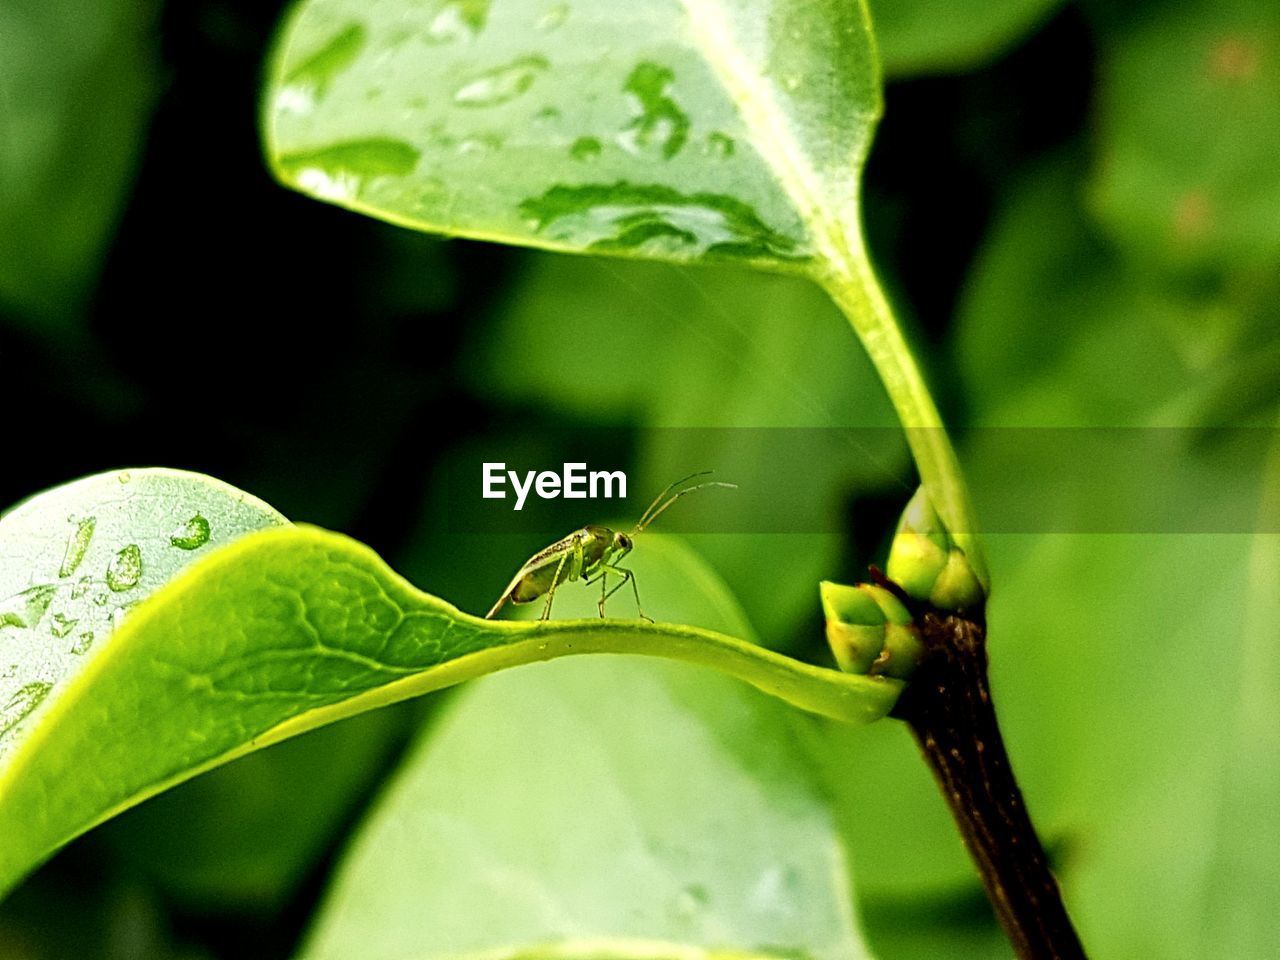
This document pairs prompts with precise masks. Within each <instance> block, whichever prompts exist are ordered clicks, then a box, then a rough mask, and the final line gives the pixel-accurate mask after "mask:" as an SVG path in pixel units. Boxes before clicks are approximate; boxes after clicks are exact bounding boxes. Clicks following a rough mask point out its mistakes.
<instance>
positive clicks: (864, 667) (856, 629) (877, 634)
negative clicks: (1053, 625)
mask: <svg viewBox="0 0 1280 960" xmlns="http://www.w3.org/2000/svg"><path fill="white" fill-rule="evenodd" d="M819 590H820V593H821V596H822V610H823V612H824V613H825V614H826V618H827V643H829V644H830V645H831V652H832V654H834V656H835V658H836V663H838V664H839V665H840V669H841V670H843V671H844V672H846V673H857V674H868V673H870V674H885V675H887V676H891V677H898V678H899V679H903V680H905V679H907V678H908V677H909V676H910V675H911V673H912V672H913V671H914V670H915V667H916V664H918V663H919V662H920V657H921V656H922V655H923V653H924V647H923V646H922V645H921V643H920V635H919V632H918V631H917V629H916V626H915V624H914V623H913V621H912V618H911V613H910V611H908V610H907V608H906V607H905V606H903V605H902V603H901V601H899V600H898V598H897V597H895V596H894V595H893V594H892V593H890V592H889V591H888V590H885V589H884V588H883V587H878V586H875V585H874V584H870V583H860V584H858V585H857V586H854V587H849V586H845V585H844V584H840V583H831V582H829V581H823V582H822V583H821V584H820V585H819Z"/></svg>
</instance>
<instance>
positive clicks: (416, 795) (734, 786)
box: [302, 538, 866, 960]
mask: <svg viewBox="0 0 1280 960" xmlns="http://www.w3.org/2000/svg"><path fill="white" fill-rule="evenodd" d="M655 544H657V546H655ZM649 546H654V547H655V549H654V551H653V554H651V555H650V557H649V558H648V559H649V561H650V566H649V568H648V569H646V570H644V571H643V577H644V582H645V589H646V597H647V598H649V599H647V601H646V602H650V603H660V604H662V605H663V606H664V607H668V608H670V609H671V610H673V611H674V612H675V613H676V614H677V615H678V616H679V617H680V618H681V619H688V620H691V621H693V622H699V623H703V624H706V625H709V626H715V627H719V628H722V629H733V628H735V626H736V625H738V624H739V623H740V622H741V614H740V613H738V612H737V611H736V610H735V609H734V606H735V605H734V603H733V600H732V597H730V596H729V595H728V593H727V591H726V590H725V589H724V587H723V585H722V584H719V583H718V582H717V580H716V579H715V577H714V574H712V573H711V572H710V571H709V570H708V569H707V568H706V567H705V566H703V565H701V564H700V563H699V562H698V561H697V559H696V558H695V557H693V556H692V555H691V554H690V553H689V552H688V550H687V549H685V548H682V547H680V545H679V543H678V542H676V541H673V540H671V539H669V538H657V539H656V540H655V543H654V544H649ZM655 554H657V555H658V556H655ZM636 558H637V563H639V562H640V551H639V550H638V549H637V551H636ZM664 569H665V570H667V571H669V574H670V573H677V572H678V573H683V574H685V575H686V576H684V577H681V576H675V575H668V577H667V579H666V580H662V579H660V578H659V576H658V574H659V573H660V572H661V571H662V570H664ZM589 593H590V592H589V591H574V592H573V593H571V594H570V595H569V596H567V597H566V599H570V598H572V599H573V600H574V601H575V602H578V603H590V602H591V601H590V597H589V596H588V594H589ZM602 696H606V697H607V703H608V704H610V706H609V707H607V708H605V709H602ZM793 720H794V717H793V716H792V715H791V714H790V713H789V712H788V711H786V710H785V709H783V708H781V706H780V705H779V704H776V703H773V702H770V701H769V700H768V699H766V698H764V697H761V696H760V695H759V694H758V693H755V692H753V691H751V690H750V689H748V688H746V687H743V686H741V685H735V684H731V683H729V682H727V681H725V680H724V679H722V678H719V677H714V676H707V675H705V674H700V673H696V672H694V671H692V670H690V669H689V668H687V667H685V666H683V665H674V664H650V663H644V662H641V661H638V660H636V659H635V658H627V659H625V660H624V659H617V658H592V659H591V660H588V661H578V662H572V663H557V664H554V665H545V666H539V667H536V668H528V669H524V670H520V671H517V672H516V673H514V674H511V675H508V676H501V677H492V678H487V679H485V680H483V681H481V682H479V683H477V684H475V685H473V686H471V687H470V688H468V690H467V691H466V693H465V694H463V696H462V697H461V698H460V700H458V701H455V703H454V704H453V706H452V707H451V708H450V711H449V713H448V714H447V716H446V717H445V718H444V719H443V720H442V721H441V723H440V724H439V725H438V726H437V727H435V728H434V729H433V730H432V731H431V733H430V734H429V735H428V736H426V737H424V738H423V740H422V742H421V743H420V745H419V746H418V748H417V749H416V750H415V751H414V753H413V754H412V755H411V756H410V757H409V759H408V760H407V761H406V763H405V765H404V767H403V768H402V770H401V772H400V774H399V775H398V777H397V778H396V780H395V781H394V783H393V784H392V786H391V787H390V789H389V791H388V794H387V795H386V796H385V797H384V798H383V799H382V801H381V802H380V803H379V804H378V805H377V807H376V808H375V810H374V812H373V813H372V815H371V816H370V818H369V820H368V822H367V823H366V824H365V826H364V827H363V829H362V830H361V832H360V834H359V835H358V836H357V838H356V841H355V842H354V844H353V846H352V849H351V850H350V852H349V853H348V854H347V856H346V858H345V862H344V864H343V866H342V868H341V870H340V872H339V875H338V877H337V879H336V881H335V883H334V885H333V888H332V890H331V891H330V894H329V896H328V901H327V903H326V905H325V906H324V907H323V908H322V910H321V912H320V914H319V918H318V922H317V925H316V928H315V929H314V930H313V931H312V934H311V936H310V937H309V939H308V942H307V945H306V946H305V947H304V949H303V951H302V956H303V957H304V958H306V960H328V958H336V957H349V956H352V955H354V954H359V955H360V956H361V957H365V958H368V960H384V958H385V960H391V958H400V957H406V956H412V957H415V958H420V960H429V958H443V957H459V956H472V955H477V954H478V955H484V956H494V957H512V958H515V957H520V958H528V960H534V958H570V957H577V958H585V957H591V958H619V960H621V958H659V957H661V958H664V960H665V958H669V957H680V958H686V957H687V958H690V960H694V958H696V960H711V958H723V960H731V958H744V960H745V958H747V957H752V958H764V957H787V958H790V957H796V956H805V957H813V958H815V960H816V958H825V957H829V958H841V960H847V958H851V957H861V956H866V950H865V947H864V946H863V944H862V942H861V939H860V937H859V935H858V933H857V931H856V929H855V928H854V918H853V917H852V916H851V912H850V908H849V902H850V897H851V880H850V877H849V875H848V872H847V870H846V868H845V866H844V863H843V858H842V857H841V855H840V852H839V847H838V844H837V842H836V836H835V832H834V827H833V824H832V821H831V819H830V814H829V813H828V810H827V803H826V799H825V796H824V794H823V792H822V790H821V789H820V788H819V786H818V783H817V782H816V781H815V778H814V776H813V773H812V771H811V769H810V768H809V767H808V766H807V764H806V763H805V762H804V760H803V759H802V755H801V754H800V753H799V752H798V751H797V750H796V749H795V746H796V745H795V741H794V732H793V727H792V723H793ZM655 773H656V775H655Z"/></svg>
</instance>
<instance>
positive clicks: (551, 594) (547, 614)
mask: <svg viewBox="0 0 1280 960" xmlns="http://www.w3.org/2000/svg"><path fill="white" fill-rule="evenodd" d="M568 559H569V554H567V553H565V554H561V556H560V562H559V563H557V564H556V572H555V576H553V577H552V578H551V588H550V589H549V590H547V604H546V606H544V607H543V608H542V616H540V617H539V618H538V619H539V620H550V619H551V601H552V600H554V599H555V598H556V586H557V584H559V583H560V574H561V572H562V571H563V570H564V562H565V561H566V560H568Z"/></svg>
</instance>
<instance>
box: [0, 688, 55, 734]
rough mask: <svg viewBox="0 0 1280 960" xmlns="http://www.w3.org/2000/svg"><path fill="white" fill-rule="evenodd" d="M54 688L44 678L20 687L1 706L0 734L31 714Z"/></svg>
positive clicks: (6, 731)
mask: <svg viewBox="0 0 1280 960" xmlns="http://www.w3.org/2000/svg"><path fill="white" fill-rule="evenodd" d="M52 689H53V684H52V683H48V682H47V681H43V680H37V681H35V682H33V683H28V684H27V685H26V686H24V687H20V688H19V689H18V691H17V692H16V693H14V695H13V696H11V697H10V698H9V701H8V702H7V703H6V704H5V705H4V706H3V707H0V736H3V735H4V734H6V733H8V732H9V731H10V730H12V729H13V728H14V727H16V726H17V725H18V724H19V723H21V722H22V721H23V720H25V719H26V718H27V717H28V716H30V715H31V712H32V711H33V710H35V708H36V707H38V706H40V704H41V703H43V702H44V698H45V697H47V696H48V695H49V691H50V690H52Z"/></svg>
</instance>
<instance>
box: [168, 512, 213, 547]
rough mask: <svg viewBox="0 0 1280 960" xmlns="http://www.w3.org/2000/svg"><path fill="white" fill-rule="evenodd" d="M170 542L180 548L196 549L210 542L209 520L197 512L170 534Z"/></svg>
mask: <svg viewBox="0 0 1280 960" xmlns="http://www.w3.org/2000/svg"><path fill="white" fill-rule="evenodd" d="M169 542H170V543H171V544H173V545H174V546H175V547H177V548H178V549H179V550H196V549H199V548H200V547H203V546H204V545H205V544H206V543H208V542H209V521H208V520H206V519H205V518H204V517H202V516H201V515H200V514H198V513H197V514H196V515H195V516H193V517H192V518H191V519H190V520H188V521H187V522H186V523H184V524H183V525H182V526H180V527H178V529H177V530H174V531H173V533H171V534H170V535H169Z"/></svg>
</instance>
